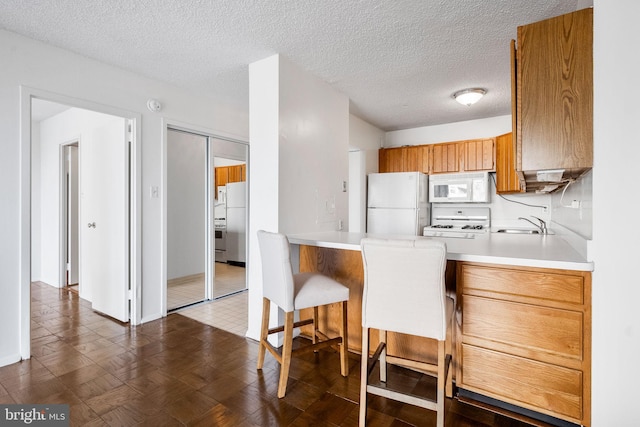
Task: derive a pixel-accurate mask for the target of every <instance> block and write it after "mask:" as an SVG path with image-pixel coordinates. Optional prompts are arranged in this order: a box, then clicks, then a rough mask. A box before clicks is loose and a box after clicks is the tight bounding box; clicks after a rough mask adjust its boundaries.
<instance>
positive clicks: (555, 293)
mask: <svg viewBox="0 0 640 427" xmlns="http://www.w3.org/2000/svg"><path fill="white" fill-rule="evenodd" d="M461 273H462V277H460V278H458V280H461V282H462V283H464V289H463V290H462V292H463V293H472V294H480V295H481V294H486V293H492V294H494V295H493V296H494V297H499V295H495V294H503V296H502V297H503V298H509V296H518V297H525V298H536V299H539V300H549V301H557V302H562V303H574V304H583V303H584V279H583V277H582V275H573V276H572V275H569V274H560V273H553V272H551V271H539V272H538V271H523V270H516V269H508V268H494V267H483V266H479V265H469V264H464V265H463V266H462V269H461Z"/></svg>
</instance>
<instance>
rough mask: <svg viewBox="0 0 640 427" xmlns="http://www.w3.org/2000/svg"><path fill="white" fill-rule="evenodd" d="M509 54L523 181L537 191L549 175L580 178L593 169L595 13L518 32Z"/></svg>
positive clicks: (582, 13)
mask: <svg viewBox="0 0 640 427" xmlns="http://www.w3.org/2000/svg"><path fill="white" fill-rule="evenodd" d="M514 47H515V48H516V49H517V50H516V52H515V53H514V52H513V48H514ZM512 54H514V55H515V61H512V67H513V68H514V69H513V70H512V73H513V74H514V75H515V86H516V87H515V93H514V97H515V102H514V107H515V111H514V112H513V113H514V117H515V118H516V127H515V132H516V135H515V138H516V158H515V161H516V169H517V170H518V172H519V175H520V178H521V180H523V181H524V180H526V181H527V183H531V184H532V185H535V184H533V183H534V182H535V177H536V172H537V171H541V170H549V169H564V170H565V177H577V176H579V175H580V174H582V173H583V172H584V171H586V170H588V169H590V168H591V167H592V166H593V9H591V8H588V9H582V10H579V11H576V12H573V13H569V14H566V15H562V16H558V17H555V18H551V19H547V20H544V21H540V22H536V23H533V24H529V25H523V26H520V27H518V40H517V43H512ZM512 80H513V79H512ZM527 190H530V189H529V188H527Z"/></svg>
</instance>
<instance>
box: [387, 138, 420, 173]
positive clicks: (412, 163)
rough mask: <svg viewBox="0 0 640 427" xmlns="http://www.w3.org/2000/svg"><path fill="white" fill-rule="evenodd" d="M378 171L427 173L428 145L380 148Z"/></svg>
mask: <svg viewBox="0 0 640 427" xmlns="http://www.w3.org/2000/svg"><path fill="white" fill-rule="evenodd" d="M378 171H379V172H381V173H385V172H423V173H429V146H427V145H415V146H410V147H394V148H382V149H380V150H379V152H378Z"/></svg>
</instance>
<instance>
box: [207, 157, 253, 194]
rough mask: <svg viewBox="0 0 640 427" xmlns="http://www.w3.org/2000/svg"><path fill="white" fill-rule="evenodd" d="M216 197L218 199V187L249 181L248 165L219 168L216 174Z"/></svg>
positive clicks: (216, 169)
mask: <svg viewBox="0 0 640 427" xmlns="http://www.w3.org/2000/svg"><path fill="white" fill-rule="evenodd" d="M214 178H215V197H218V187H222V186H225V185H227V184H228V183H230V182H243V181H246V180H247V165H246V164H241V165H234V166H218V167H217V168H215V172H214Z"/></svg>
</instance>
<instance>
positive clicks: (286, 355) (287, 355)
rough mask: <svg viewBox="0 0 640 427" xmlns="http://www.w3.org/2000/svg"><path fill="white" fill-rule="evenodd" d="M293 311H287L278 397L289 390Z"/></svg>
mask: <svg viewBox="0 0 640 427" xmlns="http://www.w3.org/2000/svg"><path fill="white" fill-rule="evenodd" d="M293 313H294V312H293V311H289V312H287V313H285V317H284V342H283V343H282V364H281V366H280V382H279V383H278V397H279V398H282V397H284V395H285V393H286V392H287V380H288V379H289V367H290V366H291V349H292V346H293Z"/></svg>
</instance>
